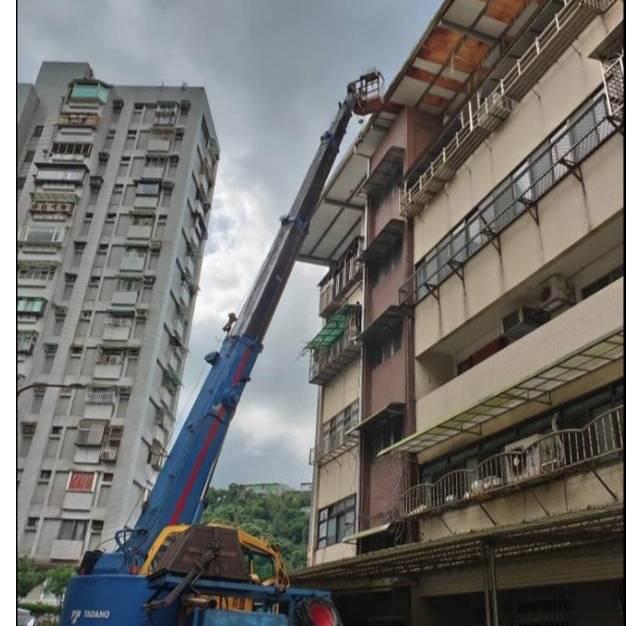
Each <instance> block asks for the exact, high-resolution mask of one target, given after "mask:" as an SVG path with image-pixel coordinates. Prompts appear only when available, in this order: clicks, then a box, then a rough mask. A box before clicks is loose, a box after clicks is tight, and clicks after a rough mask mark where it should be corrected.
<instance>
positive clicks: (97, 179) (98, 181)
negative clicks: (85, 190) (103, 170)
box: [89, 176, 102, 189]
mask: <svg viewBox="0 0 626 626" xmlns="http://www.w3.org/2000/svg"><path fill="white" fill-rule="evenodd" d="M89 186H90V187H91V188H92V189H100V187H102V176H90V177H89Z"/></svg>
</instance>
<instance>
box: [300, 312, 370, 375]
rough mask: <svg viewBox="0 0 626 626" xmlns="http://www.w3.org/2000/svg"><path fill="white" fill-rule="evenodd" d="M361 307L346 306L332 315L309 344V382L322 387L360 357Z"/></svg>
mask: <svg viewBox="0 0 626 626" xmlns="http://www.w3.org/2000/svg"><path fill="white" fill-rule="evenodd" d="M360 329H361V307H360V306H357V305H346V306H344V307H342V308H341V309H340V310H339V311H338V312H337V313H335V315H333V316H332V317H331V318H330V319H329V320H328V322H327V323H326V325H325V326H324V328H323V329H322V330H321V331H320V332H319V333H318V334H317V336H316V337H315V338H314V339H313V340H312V341H310V342H309V344H308V346H307V347H308V348H309V349H310V350H311V362H310V365H309V382H310V383H313V384H314V385H323V384H325V383H327V382H328V381H330V380H332V379H333V378H334V377H335V376H336V375H337V374H338V373H339V372H341V371H342V370H343V369H344V368H345V367H346V366H348V365H349V364H350V363H352V362H353V361H354V360H355V359H356V358H357V357H358V356H359V355H360V354H361V344H360V341H359V335H360Z"/></svg>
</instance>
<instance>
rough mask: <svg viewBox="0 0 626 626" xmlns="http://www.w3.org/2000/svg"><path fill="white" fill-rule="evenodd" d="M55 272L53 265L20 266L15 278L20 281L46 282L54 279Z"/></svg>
mask: <svg viewBox="0 0 626 626" xmlns="http://www.w3.org/2000/svg"><path fill="white" fill-rule="evenodd" d="M55 272H56V267H55V266H54V265H20V268H19V270H18V274H17V276H18V278H19V279H20V280H39V281H42V282H47V281H49V280H52V279H53V278H54V274H55Z"/></svg>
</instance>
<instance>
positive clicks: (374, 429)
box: [367, 415, 402, 458]
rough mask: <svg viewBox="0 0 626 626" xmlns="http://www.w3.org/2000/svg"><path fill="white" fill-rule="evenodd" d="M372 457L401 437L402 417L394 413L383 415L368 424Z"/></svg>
mask: <svg viewBox="0 0 626 626" xmlns="http://www.w3.org/2000/svg"><path fill="white" fill-rule="evenodd" d="M367 436H368V439H369V442H370V450H371V452H370V453H371V455H372V457H373V458H375V457H376V455H377V454H378V453H379V452H380V451H381V450H384V449H385V448H388V447H389V446H392V445H393V444H394V443H397V442H398V441H400V439H402V417H401V416H399V415H394V416H391V417H385V418H382V419H380V420H378V421H376V422H375V423H374V424H372V425H371V426H370V428H369V429H368V433H367Z"/></svg>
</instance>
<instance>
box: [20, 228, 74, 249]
mask: <svg viewBox="0 0 626 626" xmlns="http://www.w3.org/2000/svg"><path fill="white" fill-rule="evenodd" d="M64 237H65V228H64V227H63V226H57V227H45V226H32V225H29V226H23V227H22V228H21V229H20V234H19V237H18V238H19V240H20V241H21V242H22V243H28V244H30V245H35V246H37V245H40V246H46V245H50V244H53V245H56V244H62V243H63V239H64Z"/></svg>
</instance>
